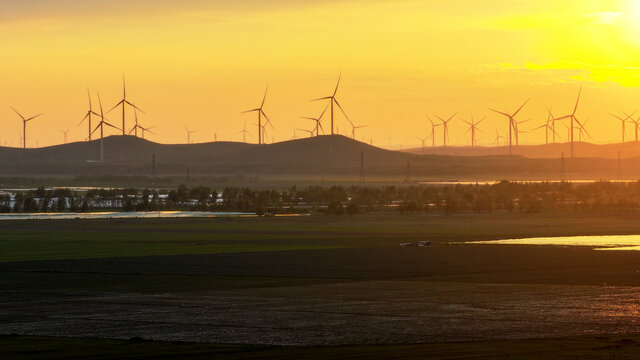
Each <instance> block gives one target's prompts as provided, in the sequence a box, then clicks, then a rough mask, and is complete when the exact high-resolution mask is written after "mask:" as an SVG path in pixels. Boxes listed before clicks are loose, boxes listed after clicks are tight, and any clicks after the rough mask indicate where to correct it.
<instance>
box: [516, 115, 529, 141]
mask: <svg viewBox="0 0 640 360" xmlns="http://www.w3.org/2000/svg"><path fill="white" fill-rule="evenodd" d="M527 121H531V119H527V120H522V121H514V122H513V124H514V126H515V129H514V132H513V133H514V134H515V136H516V145H520V134H526V133H527V131H523V130H520V129H519V128H518V125H520V124H524V123H526V122H527Z"/></svg>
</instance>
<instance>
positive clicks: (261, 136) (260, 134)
mask: <svg viewBox="0 0 640 360" xmlns="http://www.w3.org/2000/svg"><path fill="white" fill-rule="evenodd" d="M268 90H269V86H267V88H266V89H265V90H264V97H262V103H260V107H258V108H255V109H251V110H247V111H243V112H242V113H243V114H245V113H250V112H257V113H258V144H263V143H264V135H265V133H266V130H265V129H264V128H263V125H262V117H263V116H264V118H265V119H266V120H267V121H266V123H265V126H266V124H269V125H270V126H271V128H272V129H273V125H271V120H269V117H268V116H267V114H265V112H264V110H263V108H264V102H265V101H266V100H267V91H268Z"/></svg>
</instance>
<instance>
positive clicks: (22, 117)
mask: <svg viewBox="0 0 640 360" xmlns="http://www.w3.org/2000/svg"><path fill="white" fill-rule="evenodd" d="M9 107H10V108H11V110H13V111H15V113H16V114H18V116H20V118H21V119H22V120H23V121H24V116H22V114H20V113H19V112H18V110H16V109H14V108H13V106H9Z"/></svg>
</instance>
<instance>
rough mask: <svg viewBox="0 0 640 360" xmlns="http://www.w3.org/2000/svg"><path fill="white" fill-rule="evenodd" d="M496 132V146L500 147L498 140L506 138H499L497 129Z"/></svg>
mask: <svg viewBox="0 0 640 360" xmlns="http://www.w3.org/2000/svg"><path fill="white" fill-rule="evenodd" d="M495 130H496V146H500V139H506V136H500V133H499V132H498V129H495Z"/></svg>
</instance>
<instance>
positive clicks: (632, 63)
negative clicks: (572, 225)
mask: <svg viewBox="0 0 640 360" xmlns="http://www.w3.org/2000/svg"><path fill="white" fill-rule="evenodd" d="M639 31H640V1H637V0H636V1H632V0H610V1H594V0H591V1H589V0H587V1H577V0H571V1H564V2H553V3H550V2H548V1H543V0H523V1H515V0H481V1H472V0H426V1H417V0H401V1H393V2H389V1H382V0H379V1H366V2H365V1H361V0H352V1H332V0H312V1H306V2H304V3H301V2H299V1H294V0H273V1H258V0H244V1H231V0H218V1H204V0H188V1H176V0H163V1H148V0H129V1H126V2H125V1H122V0H115V1H110V2H106V3H105V2H101V1H96V0H89V1H77V0H60V1H46V0H28V1H21V2H11V1H6V0H0V32H1V34H2V36H0V45H1V46H2V47H3V49H5V50H4V51H3V58H2V60H0V76H1V77H2V85H1V86H0V119H2V121H1V122H0V144H2V145H5V144H7V145H13V146H17V144H18V140H19V133H20V132H21V122H20V120H19V118H18V117H17V116H16V115H15V114H14V113H13V111H12V110H11V109H10V108H9V106H14V107H15V108H16V109H18V110H19V111H21V112H22V113H23V114H24V115H27V116H29V115H35V114H37V113H40V112H44V113H45V114H44V115H43V116H42V117H41V118H38V119H36V120H34V121H33V122H31V123H29V125H28V129H27V137H28V146H30V147H34V146H36V144H38V145H39V146H45V145H51V144H57V143H61V142H62V141H63V134H62V132H60V131H59V130H66V129H67V128H71V130H70V132H69V140H70V141H78V140H82V139H84V138H85V137H86V135H87V134H86V133H87V129H86V126H84V125H83V126H81V127H77V124H78V122H79V121H80V120H81V119H82V117H83V116H84V114H85V113H86V110H87V99H86V87H87V86H88V87H89V88H90V89H91V91H92V94H93V101H94V106H97V97H96V93H97V92H100V95H101V97H102V100H103V103H104V106H105V108H111V107H112V106H113V105H114V104H115V103H116V102H117V101H119V100H120V98H121V94H122V84H121V81H122V80H121V78H122V74H123V73H124V74H126V78H127V97H128V99H129V100H130V101H131V102H134V103H136V105H138V106H140V107H141V108H142V109H143V110H145V112H146V114H144V115H140V120H141V121H142V122H143V124H144V125H146V126H156V128H155V129H154V131H155V132H156V135H150V136H149V137H148V138H149V139H151V140H154V141H158V142H165V143H166V142H169V143H179V142H185V141H186V132H185V130H184V129H183V126H186V127H189V128H190V129H192V130H194V131H196V133H194V134H193V135H192V138H193V139H194V140H195V141H196V142H204V141H212V140H213V138H214V133H215V134H217V138H218V140H226V141H241V140H242V134H240V130H242V128H243V126H244V122H245V121H246V122H247V126H248V130H249V131H250V132H251V136H250V137H249V139H248V140H251V141H252V142H255V140H256V137H257V132H256V129H255V125H254V123H255V116H253V114H241V112H242V111H244V110H248V109H252V108H254V107H256V106H258V105H259V103H260V101H261V97H262V93H263V92H264V88H265V86H266V85H267V84H268V85H269V94H268V98H267V102H266V105H265V111H266V112H267V114H268V115H269V116H270V118H271V119H272V122H273V124H274V126H275V132H274V131H269V134H268V136H267V140H268V141H269V142H270V141H271V139H272V136H273V137H274V139H275V140H276V141H281V140H286V139H290V138H291V137H292V135H293V132H294V129H295V128H304V129H311V128H312V123H311V122H310V121H308V120H303V119H300V118H299V116H317V115H319V113H320V112H321V111H322V109H323V107H324V103H313V102H310V101H309V100H310V99H312V98H316V97H322V96H327V95H330V93H331V92H332V90H333V87H334V86H335V82H336V80H337V76H338V74H339V72H340V71H343V82H342V84H341V88H340V90H339V93H338V98H339V100H340V102H341V104H342V105H343V107H344V108H345V110H346V111H347V113H348V115H349V116H350V117H351V119H352V120H353V122H354V123H356V125H365V124H366V125H368V127H366V128H363V129H360V130H359V131H358V133H357V135H358V139H359V140H363V139H364V140H365V141H366V142H369V141H370V140H371V139H373V143H374V145H380V146H387V145H389V144H394V145H397V144H405V145H406V146H409V145H413V146H417V144H418V143H419V141H418V140H416V138H415V137H416V136H426V135H427V134H428V133H429V131H430V127H428V126H427V122H426V118H425V116H424V114H425V113H429V114H439V115H440V116H442V117H445V116H446V117H449V116H450V115H451V114H453V113H455V112H457V113H458V115H457V116H456V119H455V121H454V122H452V124H451V125H450V129H449V132H450V141H449V142H448V143H450V144H452V145H468V144H469V142H470V135H469V134H466V133H465V132H466V125H465V124H464V123H463V122H462V121H461V120H460V119H466V120H469V119H470V116H471V115H470V114H471V112H473V114H474V116H475V117H476V118H477V119H478V118H482V117H484V116H485V115H486V116H487V120H485V121H484V122H483V123H482V124H481V125H480V129H481V130H482V131H481V133H480V134H479V136H480V139H479V141H478V143H479V144H480V145H486V144H490V143H492V142H493V140H494V138H495V129H496V128H497V129H498V131H499V132H500V133H501V134H502V135H505V134H506V129H507V126H506V122H505V121H504V120H503V119H502V118H501V117H500V116H498V115H497V114H493V113H490V112H489V111H488V108H489V107H491V108H496V109H500V110H503V111H507V112H512V111H513V110H515V109H516V108H517V107H518V106H519V105H520V104H521V103H522V102H523V101H524V100H526V99H527V98H531V102H530V103H529V104H528V105H527V107H525V109H524V110H523V112H522V115H521V116H519V119H521V120H526V119H530V118H531V119H533V120H532V121H530V122H529V123H527V124H526V127H525V129H526V130H529V129H531V128H534V127H537V126H540V125H541V124H542V123H543V122H544V120H546V117H547V114H546V110H545V106H547V105H550V106H552V107H553V110H554V113H555V114H556V115H558V116H559V115H565V114H566V113H568V112H570V111H571V109H572V107H573V103H574V102H575V98H576V96H577V92H578V89H579V88H580V86H583V87H584V90H583V98H582V102H581V105H580V108H579V111H578V117H579V118H580V119H582V120H587V119H589V122H588V130H589V132H590V133H591V135H592V136H593V138H594V140H593V142H596V143H607V142H611V141H616V142H617V141H620V132H621V131H620V122H619V121H618V120H615V119H614V118H612V117H611V116H610V115H608V114H609V113H610V112H614V113H619V114H621V113H622V112H624V111H626V112H633V111H635V110H637V108H636V106H637V105H636V101H637V99H638V97H639V96H640V91H639V86H640V56H639V55H640V38H638V37H637V36H636V34H638V32H639ZM638 110H640V109H638ZM127 116H128V117H129V119H128V125H127V126H128V127H130V126H132V125H133V123H132V121H131V120H132V119H133V114H132V113H128V114H127ZM108 118H109V119H110V120H111V121H112V122H113V123H114V124H115V125H118V126H119V125H120V124H121V115H120V112H119V111H114V112H111V113H110V114H109V115H108ZM326 120H328V117H327V118H326ZM326 120H325V122H324V127H325V129H326V130H328V128H329V126H328V124H329V122H328V121H326ZM559 126H560V128H559V130H558V133H559V134H560V138H561V139H563V141H564V139H565V138H566V134H567V131H566V129H565V128H564V126H562V125H559ZM337 127H338V129H339V131H340V132H341V133H344V132H345V130H348V133H349V134H350V127H349V126H348V123H347V122H346V121H345V120H344V119H343V118H342V117H337ZM109 133H110V134H112V133H115V132H109ZM297 136H299V137H302V136H305V133H303V132H298V133H297ZM576 136H577V135H576ZM626 136H627V138H626V140H633V139H634V132H633V126H632V125H631V124H629V125H628V126H627V135H626ZM436 140H437V141H438V142H437V144H439V145H440V144H441V143H442V135H441V134H440V133H438V134H437V137H436ZM522 140H523V141H522V143H527V144H532V143H539V142H544V131H541V130H537V131H534V132H530V133H526V134H523V135H522Z"/></svg>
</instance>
